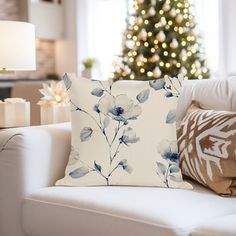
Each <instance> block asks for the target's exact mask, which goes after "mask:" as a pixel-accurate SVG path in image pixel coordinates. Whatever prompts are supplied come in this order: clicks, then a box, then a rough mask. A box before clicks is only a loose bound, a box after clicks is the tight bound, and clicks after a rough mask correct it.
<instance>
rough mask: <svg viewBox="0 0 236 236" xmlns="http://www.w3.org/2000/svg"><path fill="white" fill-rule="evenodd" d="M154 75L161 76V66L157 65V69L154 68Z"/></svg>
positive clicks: (155, 76)
mask: <svg viewBox="0 0 236 236" xmlns="http://www.w3.org/2000/svg"><path fill="white" fill-rule="evenodd" d="M153 76H154V78H159V77H160V76H161V70H160V68H159V67H155V69H154V70H153Z"/></svg>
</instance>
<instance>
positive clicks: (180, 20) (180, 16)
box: [175, 14, 184, 24]
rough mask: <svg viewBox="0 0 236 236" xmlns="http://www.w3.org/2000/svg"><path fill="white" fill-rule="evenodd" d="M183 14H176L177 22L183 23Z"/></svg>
mask: <svg viewBox="0 0 236 236" xmlns="http://www.w3.org/2000/svg"><path fill="white" fill-rule="evenodd" d="M183 19H184V18H183V16H182V15H181V14H178V15H177V16H176V18H175V20H176V22H177V23H178V24H181V22H182V21H183Z"/></svg>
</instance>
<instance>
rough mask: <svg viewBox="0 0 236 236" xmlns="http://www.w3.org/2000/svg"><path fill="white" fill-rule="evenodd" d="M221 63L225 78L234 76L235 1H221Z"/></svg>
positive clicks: (235, 39)
mask: <svg viewBox="0 0 236 236" xmlns="http://www.w3.org/2000/svg"><path fill="white" fill-rule="evenodd" d="M221 9H222V10H221V19H222V22H221V41H222V49H221V51H222V53H221V63H222V66H223V69H224V72H225V77H228V76H231V75H236V57H235V55H236V31H235V22H236V14H235V12H236V1H235V0H227V1H225V0H221Z"/></svg>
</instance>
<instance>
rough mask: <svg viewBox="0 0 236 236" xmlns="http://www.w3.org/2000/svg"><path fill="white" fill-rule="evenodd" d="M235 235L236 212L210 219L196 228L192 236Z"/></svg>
mask: <svg viewBox="0 0 236 236" xmlns="http://www.w3.org/2000/svg"><path fill="white" fill-rule="evenodd" d="M212 235H214V236H235V235H236V214H233V215H227V216H222V217H219V218H216V219H213V220H210V221H207V222H206V223H205V224H204V225H202V226H201V227H199V228H198V229H196V230H194V232H193V233H192V234H191V236H212Z"/></svg>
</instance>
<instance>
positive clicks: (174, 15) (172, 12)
mask: <svg viewBox="0 0 236 236" xmlns="http://www.w3.org/2000/svg"><path fill="white" fill-rule="evenodd" d="M169 14H170V16H171V17H173V18H174V17H176V11H175V8H172V9H171V10H170V12H169Z"/></svg>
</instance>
